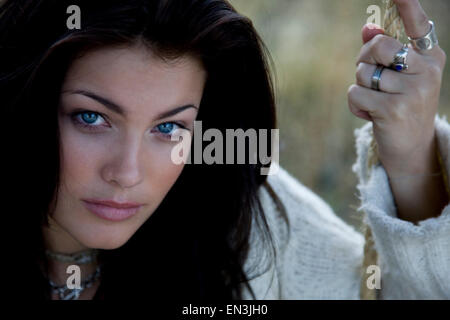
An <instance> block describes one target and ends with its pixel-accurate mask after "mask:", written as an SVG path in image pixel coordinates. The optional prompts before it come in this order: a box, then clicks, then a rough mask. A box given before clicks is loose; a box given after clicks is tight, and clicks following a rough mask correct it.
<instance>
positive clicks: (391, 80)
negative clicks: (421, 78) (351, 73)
mask: <svg viewBox="0 0 450 320" xmlns="http://www.w3.org/2000/svg"><path fill="white" fill-rule="evenodd" d="M376 68H377V66H376V65H373V64H367V63H364V62H361V63H360V64H359V65H358V68H357V70H356V84H358V85H360V86H362V87H365V88H368V89H372V76H373V74H374V72H375V69H376ZM411 77H413V76H412V75H409V74H405V73H401V72H397V71H393V70H390V69H384V70H383V72H382V73H381V80H380V82H379V88H380V91H382V92H386V93H406V91H407V88H408V87H409V86H410V85H411V80H410V79H411Z"/></svg>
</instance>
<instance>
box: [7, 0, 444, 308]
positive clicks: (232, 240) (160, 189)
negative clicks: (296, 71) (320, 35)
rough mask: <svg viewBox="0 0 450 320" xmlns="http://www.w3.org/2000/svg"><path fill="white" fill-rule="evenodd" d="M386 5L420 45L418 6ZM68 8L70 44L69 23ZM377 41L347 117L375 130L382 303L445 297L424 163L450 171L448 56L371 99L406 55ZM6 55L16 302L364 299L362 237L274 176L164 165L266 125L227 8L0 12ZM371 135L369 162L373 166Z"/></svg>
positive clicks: (11, 286)
mask: <svg viewBox="0 0 450 320" xmlns="http://www.w3.org/2000/svg"><path fill="white" fill-rule="evenodd" d="M397 2H398V5H399V8H400V10H401V13H402V16H403V19H404V21H405V25H406V27H407V32H408V33H409V35H410V36H411V37H413V38H417V37H422V36H423V35H424V34H426V33H427V32H428V30H425V28H426V27H427V26H428V25H427V24H425V23H424V21H427V20H424V19H422V18H421V17H422V16H421V15H424V13H423V11H421V9H420V6H419V4H418V2H417V1H409V2H406V1H399V0H398V1H397ZM74 4H76V5H77V6H78V7H79V8H80V10H81V24H80V28H79V29H78V28H74V29H71V28H68V25H67V24H66V20H67V17H68V14H67V8H68V7H70V6H71V5H74ZM377 33H382V31H380V30H377V29H375V30H374V29H367V28H366V29H365V30H364V38H365V41H366V42H367V43H366V44H365V45H364V47H363V50H362V51H361V57H360V62H362V63H361V64H360V67H359V68H358V77H357V78H358V83H357V85H356V86H354V87H352V89H351V90H350V91H349V102H350V107H351V110H352V111H353V112H354V113H355V114H356V115H357V116H359V117H363V118H366V119H368V120H370V121H371V122H370V123H368V124H367V125H366V126H365V127H363V128H362V129H360V130H358V131H357V151H358V159H357V162H356V164H355V166H354V170H355V172H357V174H358V176H359V178H360V182H361V183H360V186H359V188H360V191H361V199H362V202H363V205H362V208H364V209H365V211H366V213H367V215H368V218H369V219H368V221H367V222H368V223H369V225H370V227H371V229H372V231H373V233H374V239H375V246H376V249H377V252H378V253H379V267H380V270H381V273H382V275H381V276H382V279H383V285H382V288H381V297H382V298H449V297H450V281H449V274H450V273H449V272H448V271H449V264H448V262H449V261H450V254H449V251H448V250H446V248H448V244H449V238H450V237H449V236H448V235H449V234H450V209H449V208H448V207H446V208H445V209H444V211H443V208H444V206H445V205H446V204H447V202H448V199H447V196H446V193H445V186H444V181H443V178H442V175H440V174H438V175H435V172H440V171H439V170H440V169H439V163H438V162H437V161H438V158H437V157H436V154H435V152H436V151H440V154H441V156H442V158H443V159H444V164H445V168H444V169H445V170H444V171H446V170H447V171H448V169H449V168H450V161H449V157H448V151H449V137H450V127H449V125H448V123H447V122H446V121H445V120H443V119H440V118H439V117H437V116H436V111H437V105H438V96H439V89H440V76H441V73H442V69H443V67H444V62H445V56H444V54H443V52H442V50H441V49H440V48H439V47H438V46H435V48H433V49H432V50H430V51H426V52H419V51H418V50H415V49H412V48H411V50H410V52H409V55H408V60H407V63H408V64H409V69H408V70H406V71H405V72H402V73H400V72H396V73H395V72H394V71H392V70H388V69H386V70H384V72H383V78H382V79H381V81H379V83H377V84H378V86H379V88H378V89H380V91H379V92H377V91H375V90H373V89H371V88H372V87H371V83H370V79H372V78H374V77H373V76H372V74H373V73H374V69H376V65H377V64H381V65H386V66H389V65H390V64H391V62H392V61H391V60H392V57H393V56H394V55H395V53H396V52H397V51H399V50H400V49H401V44H400V43H397V42H396V41H395V40H392V39H389V38H388V37H385V36H376V37H375V38H373V39H372V37H374V35H375V34H377ZM0 44H1V46H2V51H3V52H4V54H3V59H2V60H1V70H0V72H1V74H0V79H1V87H0V88H1V90H2V91H1V95H2V106H3V108H5V110H6V112H7V113H6V114H7V119H8V121H7V122H6V123H4V125H3V129H4V130H5V140H6V141H5V149H6V150H8V151H7V159H6V166H5V168H6V170H5V171H6V172H5V181H7V183H8V189H7V190H6V199H7V200H8V203H12V204H14V206H12V207H11V208H8V211H6V210H5V212H8V214H7V215H5V216H6V217H5V224H4V225H5V226H6V227H7V228H13V229H14V233H13V236H10V237H9V238H8V242H7V243H8V246H7V249H8V250H7V256H8V258H9V261H11V262H12V263H11V264H10V265H9V264H8V266H7V267H8V268H9V270H8V273H7V275H8V276H7V279H6V280H7V284H6V285H5V288H7V290H9V292H10V295H11V297H13V298H14V299H16V298H17V299H20V298H27V299H35V300H44V299H47V300H48V299H106V300H115V299H146V300H147V299H149V298H150V299H167V298H170V299H190V300H198V299H200V300H205V299H208V300H223V299H241V298H243V299H250V298H257V299H267V298H272V299H302V298H307V299H330V298H331V299H333V298H343V299H355V298H359V297H360V293H361V291H360V282H361V279H362V274H361V265H362V263H363V256H364V255H363V248H364V238H363V236H362V235H361V234H359V233H358V232H356V231H355V230H354V229H353V228H351V227H350V226H348V225H346V224H344V222H343V221H342V220H340V219H339V218H338V217H337V216H336V215H335V214H334V213H333V211H332V210H331V209H330V208H329V206H327V205H326V204H325V203H324V202H323V201H322V200H321V199H320V198H319V197H318V196H316V195H314V194H313V193H312V192H311V191H310V190H309V189H307V188H306V187H304V186H303V185H302V184H301V183H300V182H298V181H297V180H295V179H294V178H293V177H291V176H290V175H289V174H288V173H287V172H286V171H284V170H283V169H280V170H279V172H278V173H277V174H275V175H270V176H265V175H261V169H262V168H263V167H264V166H265V165H264V163H263V162H262V161H261V160H259V159H258V161H257V163H256V164H245V165H242V164H235V165H233V164H219V163H216V164H212V165H207V164H185V165H184V164H175V163H174V162H173V161H171V152H172V150H173V148H174V145H175V142H174V141H172V139H171V137H172V136H173V135H174V134H175V132H177V130H182V129H183V130H188V131H189V132H191V133H192V132H193V131H194V120H197V121H202V127H203V130H204V131H205V130H206V129H208V128H214V129H217V130H219V131H220V132H225V131H226V129H239V128H240V129H243V130H247V129H274V128H276V118H275V105H274V92H273V87H272V81H271V76H270V72H269V64H268V57H269V55H268V52H267V50H266V49H265V47H264V44H263V42H262V41H261V39H260V38H259V36H258V34H257V32H256V31H255V30H254V28H253V26H252V23H251V21H250V20H248V18H246V17H244V16H242V15H240V14H238V13H237V12H236V11H235V10H234V8H233V7H232V6H231V5H230V4H229V3H228V2H227V1H224V0H182V1H179V0H148V1H145V0H139V1H137V0H136V1H135V0H127V1H72V0H71V1H65V0H58V1H56V0H55V1H52V0H41V1H39V0H33V1H30V0H26V1H25V0H13V1H2V6H1V10H0ZM403 62H405V61H403ZM367 81H369V82H367ZM435 117H436V118H435ZM372 124H373V127H372ZM372 130H373V134H374V137H375V139H376V142H377V145H378V156H379V160H380V162H379V163H378V164H376V166H374V167H373V168H368V167H367V165H366V162H367V159H368V154H369V149H370V148H369V147H370V145H371V141H372V138H371V133H372ZM435 132H436V135H435ZM435 137H436V138H437V140H435V139H434V138H435ZM261 141H262V140H261ZM261 141H259V142H260V143H261ZM262 143H263V144H264V143H265V144H266V145H265V147H267V148H268V149H270V147H271V144H270V140H268V141H265V142H264V141H262ZM195 144H196V141H195V139H194V138H193V139H192V145H191V147H192V148H194V147H195ZM201 147H204V146H201ZM436 170H437V171H436ZM429 173H431V174H429ZM388 178H389V180H388ZM394 181H395V182H394ZM405 181H408V182H407V183H406V182H405ZM390 182H391V184H390ZM391 190H392V191H391ZM394 203H395V204H396V205H395V204H394ZM434 217H435V218H434ZM419 221H421V222H420V223H418V224H417V222H419ZM411 222H414V224H413V223H411ZM71 265H75V266H78V267H79V271H80V275H81V280H80V283H81V286H80V288H79V289H71V288H68V287H67V284H66V280H67V278H68V277H69V276H71V275H70V274H69V273H71V272H73V270H74V269H70V270H72V271H69V273H67V270H68V267H70V266H71ZM75 271H76V270H75ZM362 271H363V272H365V270H362ZM150 301H151V300H150Z"/></svg>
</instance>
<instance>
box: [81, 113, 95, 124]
mask: <svg viewBox="0 0 450 320" xmlns="http://www.w3.org/2000/svg"><path fill="white" fill-rule="evenodd" d="M81 118H82V119H83V121H85V122H87V123H89V124H92V123H94V122H95V121H96V120H97V118H98V114H96V113H93V112H85V113H82V114H81Z"/></svg>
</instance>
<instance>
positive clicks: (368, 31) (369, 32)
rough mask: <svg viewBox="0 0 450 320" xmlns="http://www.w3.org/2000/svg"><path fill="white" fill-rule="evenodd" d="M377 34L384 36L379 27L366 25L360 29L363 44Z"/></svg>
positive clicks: (371, 24) (370, 24) (382, 30)
mask: <svg viewBox="0 0 450 320" xmlns="http://www.w3.org/2000/svg"><path fill="white" fill-rule="evenodd" d="M377 34H384V29H383V28H381V27H380V26H379V25H376V24H373V23H368V24H366V25H364V27H363V28H362V40H363V43H367V42H369V41H370V40H372V39H373V37H375V36H376V35H377Z"/></svg>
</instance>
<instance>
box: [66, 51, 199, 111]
mask: <svg viewBox="0 0 450 320" xmlns="http://www.w3.org/2000/svg"><path fill="white" fill-rule="evenodd" d="M205 81H206V72H205V70H204V68H203V66H202V64H201V62H200V61H199V60H198V59H196V58H194V57H192V56H189V55H185V56H181V57H180V58H179V59H177V60H174V61H170V62H166V61H163V60H161V58H159V57H158V56H157V55H155V54H154V53H153V52H152V51H151V50H149V49H148V48H147V47H144V46H143V45H133V46H126V47H125V46H122V47H108V48H102V49H97V50H94V51H89V52H87V53H85V54H83V55H82V56H81V57H79V58H78V59H76V60H75V61H74V62H73V63H72V64H71V66H70V67H69V69H68V72H67V74H66V78H65V81H64V84H63V90H91V91H95V92H98V93H101V94H103V95H107V96H108V97H110V98H111V99H114V100H115V101H116V102H118V103H120V104H123V105H125V106H140V105H146V106H148V105H159V106H165V105H180V103H181V104H182V103H185V102H187V100H191V101H189V103H194V102H197V103H199V99H200V98H201V95H202V93H203V88H204V84H205Z"/></svg>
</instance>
